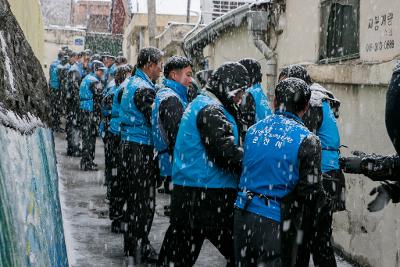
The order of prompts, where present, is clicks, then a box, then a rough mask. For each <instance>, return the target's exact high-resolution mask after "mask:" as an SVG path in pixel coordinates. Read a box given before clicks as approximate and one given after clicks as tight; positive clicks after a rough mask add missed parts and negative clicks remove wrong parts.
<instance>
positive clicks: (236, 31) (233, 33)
mask: <svg viewBox="0 0 400 267" xmlns="http://www.w3.org/2000/svg"><path fill="white" fill-rule="evenodd" d="M203 53H204V57H205V59H207V60H208V62H209V68H210V69H216V68H218V67H219V66H220V65H221V64H223V63H225V62H226V61H239V60H241V59H243V58H254V59H256V60H258V61H259V62H260V64H261V71H262V73H266V69H267V61H266V59H265V58H264V56H263V54H262V53H261V52H260V51H259V50H258V49H257V48H256V47H255V46H254V44H253V40H252V39H251V38H250V37H249V36H248V32H247V26H246V25H242V26H241V27H237V28H233V29H230V30H228V31H227V32H225V33H224V34H222V35H221V37H220V38H218V39H217V40H216V41H215V42H214V43H213V44H210V45H209V46H207V47H206V48H205V49H204V51H203ZM262 85H263V88H265V90H266V91H268V89H267V88H271V87H270V86H268V85H267V79H266V75H264V76H263V82H262Z"/></svg>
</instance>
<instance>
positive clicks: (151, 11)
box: [147, 0, 157, 47]
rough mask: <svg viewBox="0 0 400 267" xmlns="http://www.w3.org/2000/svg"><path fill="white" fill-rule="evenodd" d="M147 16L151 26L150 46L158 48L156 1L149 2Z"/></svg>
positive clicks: (150, 0)
mask: <svg viewBox="0 0 400 267" xmlns="http://www.w3.org/2000/svg"><path fill="white" fill-rule="evenodd" d="M147 14H148V15H147V16H148V24H149V45H150V46H154V47H155V46H156V38H155V37H156V25H157V22H156V19H157V18H156V0H147Z"/></svg>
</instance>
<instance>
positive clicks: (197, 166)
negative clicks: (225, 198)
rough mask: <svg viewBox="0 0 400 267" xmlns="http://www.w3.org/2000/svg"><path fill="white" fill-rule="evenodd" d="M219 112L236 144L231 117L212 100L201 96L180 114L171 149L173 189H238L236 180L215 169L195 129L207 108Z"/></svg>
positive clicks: (205, 94) (234, 124) (236, 137)
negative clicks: (227, 124)
mask: <svg viewBox="0 0 400 267" xmlns="http://www.w3.org/2000/svg"><path fill="white" fill-rule="evenodd" d="M210 105H214V106H216V107H218V108H219V109H221V110H222V111H223V112H224V114H225V116H226V118H227V119H228V121H229V122H230V123H231V125H232V127H233V132H234V136H235V143H236V144H238V140H239V138H238V127H237V125H236V122H235V120H234V118H233V116H232V115H231V114H229V113H228V111H226V109H225V108H224V107H223V106H222V104H221V103H220V102H219V101H218V100H217V99H216V98H214V97H212V96H210V95H208V92H204V93H202V94H200V95H199V96H197V97H196V98H195V99H194V100H193V102H192V103H190V104H189V106H188V107H187V109H186V111H185V113H184V114H183V117H182V120H181V124H180V126H179V131H178V136H177V138H176V143H175V148H174V159H173V166H172V182H173V184H175V185H181V186H189V187H201V188H235V189H236V188H237V177H235V176H234V175H233V174H232V173H230V172H228V171H225V170H223V169H221V168H219V167H217V166H216V165H215V164H214V163H213V162H212V161H211V160H210V159H209V158H208V156H207V152H206V150H205V147H204V145H203V141H202V140H201V137H200V132H199V129H198V128H197V115H198V114H199V112H200V111H201V110H202V109H203V108H205V107H206V106H210Z"/></svg>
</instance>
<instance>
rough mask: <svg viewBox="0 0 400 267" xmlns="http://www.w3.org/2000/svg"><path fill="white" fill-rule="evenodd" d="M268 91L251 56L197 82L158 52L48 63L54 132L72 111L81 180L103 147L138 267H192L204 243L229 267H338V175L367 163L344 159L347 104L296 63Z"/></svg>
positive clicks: (72, 144) (65, 56)
mask: <svg viewBox="0 0 400 267" xmlns="http://www.w3.org/2000/svg"><path fill="white" fill-rule="evenodd" d="M161 73H163V76H164V77H162V82H161V83H160V84H158V83H157V81H158V80H159V79H160V76H161ZM193 76H196V78H197V81H196V80H195V79H194V78H193ZM261 83H262V72H261V65H260V63H259V62H257V61H256V60H254V59H251V58H244V59H242V60H240V61H239V62H226V63H224V64H222V65H221V66H219V67H218V68H216V69H215V70H214V71H210V70H202V71H199V72H197V73H196V75H194V73H193V65H192V62H191V61H190V59H188V58H186V57H183V56H173V57H170V58H168V59H166V60H164V55H163V52H162V51H160V50H159V49H157V48H154V47H147V48H143V49H141V50H140V51H139V54H138V58H137V62H136V64H135V66H132V65H129V64H127V61H126V59H125V58H124V57H123V56H122V55H119V56H118V57H116V58H115V57H113V56H112V55H110V54H109V53H103V54H102V55H97V54H93V53H92V52H91V51H90V50H85V51H83V52H82V53H79V54H78V53H74V52H72V51H68V48H63V49H62V50H61V51H60V53H59V55H58V59H57V60H56V61H55V62H54V63H53V64H52V65H51V67H50V81H49V85H50V90H51V95H52V102H53V107H54V109H53V112H52V116H53V125H52V127H53V129H54V130H55V131H63V129H62V128H61V126H60V125H61V124H60V116H61V114H63V112H65V114H66V119H67V123H66V135H67V141H68V148H67V154H68V155H69V156H77V157H81V163H80V167H81V169H82V170H84V171H95V170H97V165H96V163H95V162H94V155H95V147H96V146H95V142H96V137H97V136H100V137H101V138H102V139H103V142H104V149H105V185H106V186H107V196H106V197H107V199H108V201H109V207H110V209H109V211H110V213H109V214H110V219H111V220H112V223H111V230H112V231H113V232H116V233H123V235H124V253H125V255H126V256H127V257H128V259H130V262H131V263H132V264H140V263H142V262H150V263H154V264H156V265H157V266H171V265H172V266H193V265H194V264H195V262H196V259H197V257H198V255H199V253H200V251H201V248H202V245H203V242H204V240H205V239H208V240H209V241H210V242H211V243H212V244H213V245H214V246H215V247H216V248H217V249H218V250H219V251H220V253H221V254H222V255H223V256H224V257H225V259H226V261H227V266H242V267H243V266H299V267H300V266H308V264H309V261H310V256H311V255H312V257H313V262H314V265H315V266H327V267H330V266H333V267H334V266H336V260H335V255H334V250H333V246H332V243H331V238H332V215H333V213H334V212H337V211H342V210H345V178H344V175H343V172H342V169H344V170H345V171H347V172H357V171H359V170H360V168H359V167H358V165H357V164H360V162H361V159H360V157H361V156H357V157H351V158H343V159H340V151H339V150H340V147H341V143H340V136H339V131H338V126H337V118H338V116H339V107H340V101H339V100H338V99H336V98H335V96H334V95H333V94H332V92H330V91H329V90H327V89H325V88H324V87H322V86H321V85H319V84H317V83H313V82H312V80H311V78H310V76H309V74H308V73H307V70H306V69H305V68H304V67H302V66H301V65H290V66H287V67H284V68H283V69H282V70H281V72H280V74H279V79H278V83H277V85H276V87H275V92H274V99H273V100H270V99H269V98H268V96H267V95H266V94H265V92H264V90H263V88H262V86H261ZM198 84H200V85H198ZM63 94H65V99H66V102H65V103H66V104H65V107H63V104H62V101H63V100H64V99H63V97H62V96H63ZM63 110H65V111H63ZM81 143H82V146H81V145H80V144H81ZM361 165H362V164H361ZM361 169H362V168H361ZM157 188H162V189H163V190H161V191H163V192H166V193H169V194H170V205H168V206H166V207H165V211H166V214H167V215H168V216H169V217H170V225H169V227H168V229H167V232H166V234H165V237H164V240H163V243H162V247H161V250H160V252H159V254H158V253H157V252H156V251H155V250H154V248H153V247H152V245H151V243H150V241H149V233H150V230H151V227H152V222H153V218H154V212H155V206H156V192H157ZM383 189H384V188H383ZM383 189H381V190H380V191H377V192H381V191H382V190H383Z"/></svg>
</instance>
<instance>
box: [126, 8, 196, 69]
mask: <svg viewBox="0 0 400 267" xmlns="http://www.w3.org/2000/svg"><path fill="white" fill-rule="evenodd" d="M147 21H148V18H147V14H142V13H136V14H134V15H133V17H132V20H131V21H130V23H129V25H128V26H127V27H126V28H125V31H124V41H123V45H122V48H123V52H124V55H125V56H126V57H127V59H128V62H130V63H133V64H134V63H136V59H137V52H138V51H139V49H140V48H142V47H146V46H148V45H149V31H148V22H147ZM170 21H174V22H186V16H181V15H160V14H157V22H156V26H157V29H156V32H157V35H158V34H161V33H162V32H163V31H164V29H165V27H166V26H167V25H168V22H170ZM190 22H191V23H195V22H197V17H195V16H192V17H191V19H190Z"/></svg>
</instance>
